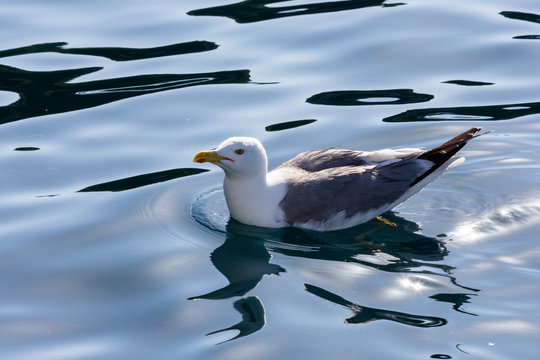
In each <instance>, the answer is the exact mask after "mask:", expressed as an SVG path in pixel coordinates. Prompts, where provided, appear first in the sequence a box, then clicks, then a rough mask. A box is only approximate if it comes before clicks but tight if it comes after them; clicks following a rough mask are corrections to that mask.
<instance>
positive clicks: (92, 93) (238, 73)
mask: <svg viewBox="0 0 540 360" xmlns="http://www.w3.org/2000/svg"><path fill="white" fill-rule="evenodd" d="M60 44H63V43H46V44H38V45H32V46H27V47H22V48H17V49H11V50H4V51H2V52H0V55H1V56H13V55H21V54H29V53H36V52H45V51H55V52H62V53H76V54H84V55H93V56H105V57H108V58H110V59H113V60H118V61H127V60H135V59H143V58H151V57H158V56H168V55H177V54H180V53H182V54H186V53H189V52H200V51H208V50H212V49H215V48H216V47H217V45H215V44H214V43H211V42H207V41H195V42H190V43H181V44H174V45H169V46H163V47H157V48H149V49H130V48H77V49H63V48H61V47H60ZM102 69H103V68H102V67H87V68H79V69H68V70H56V71H26V70H23V69H18V68H15V67H10V66H6V65H0V90H5V91H10V92H14V93H17V94H18V95H19V99H18V100H17V101H15V102H13V103H11V104H9V105H6V106H1V107H0V124H5V123H9V122H13V121H17V120H21V119H26V118H30V117H35V116H41V115H49V114H57V113H63V112H68V111H74V110H80V109H87V108H91V107H95V106H99V105H103V104H107V103H110V102H114V101H118V100H122V99H127V98H130V97H134V96H140V95H146V94H151V93H155V92H160V91H165V90H172V89H179V88H185V87H190V86H199V85H210V84H240V83H248V82H249V81H250V75H249V70H231V71H218V72H207V73H195V74H147V75H137V76H128V77H120V78H113V79H105V80H96V81H87V82H78V83H73V82H70V81H72V80H74V79H76V78H78V77H80V76H83V75H87V74H91V73H94V72H97V71H100V70H102Z"/></svg>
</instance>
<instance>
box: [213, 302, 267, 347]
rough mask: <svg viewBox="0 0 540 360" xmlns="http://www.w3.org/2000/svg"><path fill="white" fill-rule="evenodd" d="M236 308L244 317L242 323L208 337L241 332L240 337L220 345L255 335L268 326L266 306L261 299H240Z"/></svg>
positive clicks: (214, 332)
mask: <svg viewBox="0 0 540 360" xmlns="http://www.w3.org/2000/svg"><path fill="white" fill-rule="evenodd" d="M234 308H235V309H236V310H237V311H238V312H239V313H240V314H241V315H242V321H240V322H239V323H238V324H235V325H233V326H230V327H228V328H225V329H221V330H216V331H212V332H210V333H208V334H206V335H212V334H217V333H220V332H223V331H228V330H238V331H240V332H239V333H238V335H236V336H235V337H233V338H232V339H229V340H227V341H224V342H221V343H220V344H223V343H226V342H228V341H231V340H236V339H238V338H241V337H244V336H247V335H249V334H253V333H254V332H256V331H259V330H260V329H262V328H263V327H264V325H265V324H266V313H265V311H264V306H263V303H262V301H261V299H259V298H258V297H256V296H249V297H247V298H245V299H240V300H238V301H236V302H235V303H234Z"/></svg>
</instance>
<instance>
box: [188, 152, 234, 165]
mask: <svg viewBox="0 0 540 360" xmlns="http://www.w3.org/2000/svg"><path fill="white" fill-rule="evenodd" d="M221 160H230V161H232V160H231V159H229V158H228V157H226V156H221V155H219V154H218V153H217V152H215V151H213V150H210V151H201V152H198V153H197V154H195V156H194V157H193V162H198V163H203V162H213V163H217V162H220V161H221Z"/></svg>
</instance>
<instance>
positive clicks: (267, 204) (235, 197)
mask: <svg viewBox="0 0 540 360" xmlns="http://www.w3.org/2000/svg"><path fill="white" fill-rule="evenodd" d="M223 191H224V193H225V199H226V200H227V206H228V208H229V211H230V212H231V216H232V217H233V218H234V219H236V220H238V221H240V222H242V223H244V224H248V225H255V226H263V227H281V226H284V224H283V214H282V211H281V210H280V209H279V202H280V201H281V199H282V198H283V195H284V194H285V185H284V184H281V185H272V184H269V183H268V181H267V176H266V173H263V174H261V175H257V176H250V177H240V176H229V175H228V174H225V179H224V180H223Z"/></svg>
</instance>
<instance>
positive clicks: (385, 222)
mask: <svg viewBox="0 0 540 360" xmlns="http://www.w3.org/2000/svg"><path fill="white" fill-rule="evenodd" d="M375 219H377V220H379V221H382V222H383V223H384V224H386V225H390V226H392V227H397V225H396V224H394V223H393V222H391V221H390V220H388V219H385V218H383V217H382V216H377V217H376V218H375Z"/></svg>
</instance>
